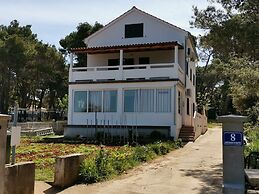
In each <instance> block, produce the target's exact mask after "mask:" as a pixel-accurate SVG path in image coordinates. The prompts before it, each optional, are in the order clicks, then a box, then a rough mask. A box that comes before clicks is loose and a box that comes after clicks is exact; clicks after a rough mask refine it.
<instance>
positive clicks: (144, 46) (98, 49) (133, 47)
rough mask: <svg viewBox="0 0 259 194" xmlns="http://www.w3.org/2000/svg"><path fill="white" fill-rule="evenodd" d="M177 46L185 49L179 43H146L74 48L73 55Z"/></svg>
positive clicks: (162, 48)
mask: <svg viewBox="0 0 259 194" xmlns="http://www.w3.org/2000/svg"><path fill="white" fill-rule="evenodd" d="M175 46H179V49H183V46H182V45H180V44H179V43H178V42H177V41H172V42H159V43H145V44H130V45H114V46H105V47H91V48H88V47H81V48H72V49H71V50H70V51H71V52H72V53H89V54H100V53H117V52H119V51H120V50H123V52H136V51H152V50H172V49H174V47H175Z"/></svg>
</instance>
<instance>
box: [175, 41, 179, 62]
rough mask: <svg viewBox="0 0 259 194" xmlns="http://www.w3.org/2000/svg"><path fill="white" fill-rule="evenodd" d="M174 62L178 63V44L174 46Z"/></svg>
mask: <svg viewBox="0 0 259 194" xmlns="http://www.w3.org/2000/svg"><path fill="white" fill-rule="evenodd" d="M174 63H175V64H178V63H179V53H178V45H176V46H174Z"/></svg>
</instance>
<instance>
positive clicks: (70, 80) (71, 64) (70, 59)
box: [69, 53, 74, 82]
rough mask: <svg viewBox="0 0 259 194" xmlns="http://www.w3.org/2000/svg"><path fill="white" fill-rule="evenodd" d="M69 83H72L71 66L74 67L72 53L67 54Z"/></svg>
mask: <svg viewBox="0 0 259 194" xmlns="http://www.w3.org/2000/svg"><path fill="white" fill-rule="evenodd" d="M69 64H70V66H69V82H72V81H73V71H72V69H73V66H74V54H73V53H70V54H69Z"/></svg>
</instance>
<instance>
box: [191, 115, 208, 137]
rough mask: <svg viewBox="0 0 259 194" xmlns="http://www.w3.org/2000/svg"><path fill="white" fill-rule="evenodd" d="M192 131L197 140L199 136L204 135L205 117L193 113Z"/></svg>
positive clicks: (206, 128) (205, 129) (206, 127)
mask: <svg viewBox="0 0 259 194" xmlns="http://www.w3.org/2000/svg"><path fill="white" fill-rule="evenodd" d="M194 130H195V137H194V139H197V138H198V137H199V136H200V135H201V134H204V133H206V131H207V130H208V126H207V117H206V116H205V115H202V114H200V113H198V112H197V111H195V113H194Z"/></svg>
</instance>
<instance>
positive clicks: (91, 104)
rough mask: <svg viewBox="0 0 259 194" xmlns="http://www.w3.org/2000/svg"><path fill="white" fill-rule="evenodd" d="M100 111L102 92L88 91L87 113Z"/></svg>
mask: <svg viewBox="0 0 259 194" xmlns="http://www.w3.org/2000/svg"><path fill="white" fill-rule="evenodd" d="M101 111H102V92H101V91H89V99H88V112H101Z"/></svg>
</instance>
